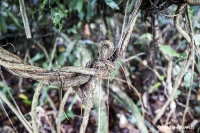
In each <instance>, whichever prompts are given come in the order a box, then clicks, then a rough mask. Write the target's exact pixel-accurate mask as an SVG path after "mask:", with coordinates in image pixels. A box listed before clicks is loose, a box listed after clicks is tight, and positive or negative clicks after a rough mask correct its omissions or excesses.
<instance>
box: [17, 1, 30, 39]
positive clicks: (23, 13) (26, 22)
mask: <svg viewBox="0 0 200 133" xmlns="http://www.w3.org/2000/svg"><path fill="white" fill-rule="evenodd" d="M19 4H20V12H21V14H22V20H23V23H24V29H25V32H26V37H27V38H31V31H30V27H29V23H28V18H27V15H26V7H25V4H24V0H19Z"/></svg>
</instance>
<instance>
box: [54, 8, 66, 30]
mask: <svg viewBox="0 0 200 133" xmlns="http://www.w3.org/2000/svg"><path fill="white" fill-rule="evenodd" d="M67 12H68V10H65V11H64V13H63V11H61V10H58V11H56V10H54V9H53V8H51V17H52V21H53V23H54V25H58V26H59V31H61V29H62V24H61V19H62V18H64V17H66V16H67Z"/></svg>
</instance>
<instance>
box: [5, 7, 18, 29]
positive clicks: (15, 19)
mask: <svg viewBox="0 0 200 133" xmlns="http://www.w3.org/2000/svg"><path fill="white" fill-rule="evenodd" d="M6 13H7V14H8V16H9V17H10V18H11V19H12V20H13V22H14V23H15V25H17V26H18V27H21V25H20V24H19V21H18V20H17V18H16V17H15V16H14V15H13V13H12V12H10V11H9V10H6Z"/></svg>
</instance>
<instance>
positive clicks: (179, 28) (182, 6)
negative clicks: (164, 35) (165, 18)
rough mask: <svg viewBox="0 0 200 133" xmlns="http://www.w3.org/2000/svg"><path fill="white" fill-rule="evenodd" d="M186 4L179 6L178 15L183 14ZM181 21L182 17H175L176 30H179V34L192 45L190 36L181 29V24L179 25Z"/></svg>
mask: <svg viewBox="0 0 200 133" xmlns="http://www.w3.org/2000/svg"><path fill="white" fill-rule="evenodd" d="M185 5H186V4H182V5H180V6H178V8H177V10H176V13H179V12H181V11H182V10H183V9H184V8H185ZM179 19H180V15H177V16H175V17H174V25H175V27H176V29H177V30H178V32H179V33H180V34H181V35H182V36H183V37H184V38H185V39H186V41H187V42H188V43H189V44H190V43H191V38H190V36H189V35H188V34H187V33H186V32H185V31H184V30H183V29H182V28H181V26H180V24H179Z"/></svg>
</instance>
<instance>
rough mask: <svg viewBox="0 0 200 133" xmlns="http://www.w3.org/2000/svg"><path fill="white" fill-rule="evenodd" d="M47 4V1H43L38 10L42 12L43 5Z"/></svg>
mask: <svg viewBox="0 0 200 133" xmlns="http://www.w3.org/2000/svg"><path fill="white" fill-rule="evenodd" d="M46 3H47V0H43V2H42V4H41V5H40V9H41V10H43V9H44V7H45V5H46Z"/></svg>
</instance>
